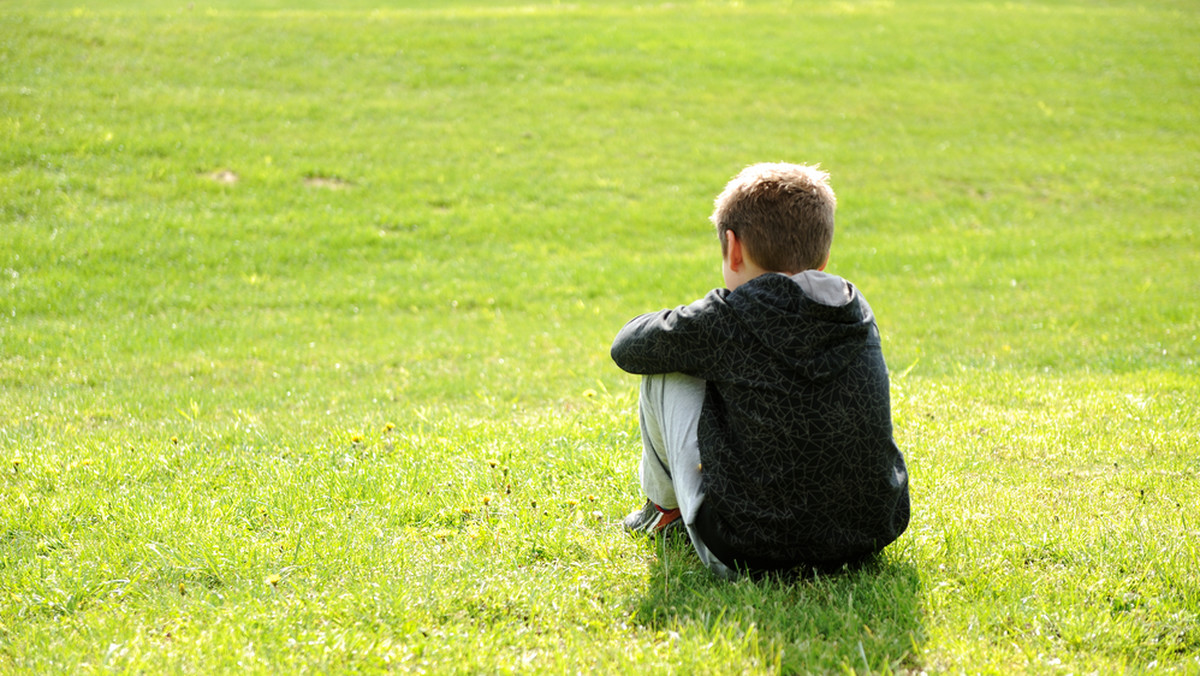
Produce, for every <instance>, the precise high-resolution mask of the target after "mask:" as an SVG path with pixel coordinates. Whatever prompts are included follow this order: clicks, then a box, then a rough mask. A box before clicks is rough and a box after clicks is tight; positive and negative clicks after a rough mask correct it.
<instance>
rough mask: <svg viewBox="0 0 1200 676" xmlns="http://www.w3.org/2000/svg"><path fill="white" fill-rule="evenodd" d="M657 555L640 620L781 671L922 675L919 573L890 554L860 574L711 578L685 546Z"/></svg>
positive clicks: (638, 603) (657, 544)
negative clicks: (735, 647) (740, 650)
mask: <svg viewBox="0 0 1200 676" xmlns="http://www.w3.org/2000/svg"><path fill="white" fill-rule="evenodd" d="M647 546H651V547H653V548H654V549H655V551H656V552H657V553H658V560H656V561H655V562H654V563H652V564H651V571H650V584H649V586H648V587H647V589H646V592H645V595H644V596H643V597H641V598H638V599H633V601H632V604H633V606H634V609H635V613H634V617H635V619H636V621H637V622H638V623H639V624H641V625H643V626H647V627H649V628H653V629H655V630H661V631H666V632H676V633H678V634H680V635H685V634H686V633H700V634H701V635H703V636H705V637H706V638H705V639H704V641H702V642H719V641H727V642H731V643H738V644H740V645H742V646H744V647H745V648H748V649H749V650H750V651H751V652H753V653H756V654H760V655H761V656H762V658H763V659H764V660H765V661H766V663H767V665H768V666H774V667H777V668H778V669H779V670H780V671H781V672H782V673H813V672H816V673H826V672H834V671H847V670H853V671H856V672H864V671H865V672H869V673H888V672H892V673H897V672H907V671H914V670H915V671H919V666H920V646H921V645H922V643H923V642H924V628H923V613H922V606H921V598H920V578H919V576H918V573H917V570H916V567H915V566H913V565H912V564H911V563H909V562H907V561H904V560H901V559H900V558H899V557H896V556H890V555H889V554H888V552H886V551H885V552H884V553H883V554H882V555H881V556H880V557H878V558H877V559H875V560H873V561H871V562H869V563H866V564H863V565H861V566H859V567H858V568H856V569H854V570H843V571H841V572H838V573H835V574H822V573H813V572H811V571H810V572H806V573H803V574H793V575H787V576H779V575H771V576H765V577H761V578H749V577H744V578H742V579H740V580H738V581H736V582H726V581H723V580H720V579H717V578H715V577H714V576H712V575H711V574H709V572H708V571H707V570H705V569H704V568H703V567H702V566H701V565H700V563H699V561H698V559H697V558H696V556H695V554H694V553H693V552H692V550H691V546H690V544H688V542H687V541H686V540H685V539H683V538H672V539H671V540H670V541H668V542H666V543H663V542H661V541H657V540H656V541H651V542H650V543H648V544H647Z"/></svg>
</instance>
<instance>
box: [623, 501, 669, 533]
mask: <svg viewBox="0 0 1200 676" xmlns="http://www.w3.org/2000/svg"><path fill="white" fill-rule="evenodd" d="M679 517H680V514H679V509H678V508H675V509H663V508H662V507H659V506H658V505H656V504H654V503H653V502H651V501H650V500H647V501H646V504H645V505H643V506H642V508H641V509H639V510H637V511H635V512H630V514H629V516H627V517H625V522H624V523H625V530H627V531H629V532H631V533H648V534H650V535H657V534H659V533H664V534H665V533H667V532H670V531H673V530H678V529H680V528H683V519H681V518H679Z"/></svg>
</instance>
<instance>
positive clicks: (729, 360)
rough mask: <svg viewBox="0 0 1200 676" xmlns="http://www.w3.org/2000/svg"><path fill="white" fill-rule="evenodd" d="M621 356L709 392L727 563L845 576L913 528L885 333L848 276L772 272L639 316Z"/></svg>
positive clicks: (711, 476)
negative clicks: (824, 568)
mask: <svg viewBox="0 0 1200 676" xmlns="http://www.w3.org/2000/svg"><path fill="white" fill-rule="evenodd" d="M612 357H613V360H614V361H616V363H617V365H618V366H620V367H621V368H622V369H624V370H626V371H628V372H630V373H636V374H642V375H646V374H653V373H672V372H681V373H685V374H688V375H691V376H694V377H697V378H702V379H704V380H706V381H707V390H706V394H705V399H704V407H703V411H702V415H701V417H700V423H699V430H698V436H699V444H700V459H701V467H702V477H703V486H704V493H705V497H704V502H703V505H702V507H701V511H700V514H701V515H700V517H699V518H698V521H702V522H703V527H702V528H701V534H702V537H703V538H704V540H705V544H707V545H708V546H709V548H710V549H711V550H712V551H713V552H714V553H715V554H716V555H717V556H718V557H719V558H720V559H722V561H724V562H725V563H726V564H727V565H739V566H743V567H750V568H765V569H774V568H790V567H793V566H797V565H805V564H809V565H837V564H840V563H844V562H850V561H854V560H857V559H860V558H862V557H864V556H867V555H870V554H872V553H874V552H878V551H879V550H881V549H882V548H883V547H884V546H885V545H887V544H889V543H890V542H892V541H893V540H895V539H896V538H897V537H899V535H900V534H901V533H902V532H904V529H905V528H906V527H907V526H908V519H909V496H908V473H907V470H906V468H905V464H904V456H903V455H902V454H901V452H900V449H899V448H897V446H896V444H895V442H894V441H893V438H892V417H891V404H890V396H889V391H888V372H887V366H886V365H885V364H884V360H883V353H882V351H881V349H880V340H879V329H878V328H877V327H876V325H875V317H874V314H873V313H872V312H871V308H870V306H868V305H867V302H866V300H865V299H864V298H863V297H862V295H861V294H860V293H859V292H858V290H857V289H856V288H855V287H854V286H853V285H851V284H850V283H849V282H847V281H845V280H844V279H842V278H840V277H836V276H833V275H829V274H826V273H823V272H816V271H806V272H802V273H800V274H797V275H794V276H792V277H789V276H787V275H783V274H778V273H768V274H765V275H762V276H759V277H756V278H755V279H752V280H750V281H749V282H746V283H745V284H743V285H741V286H739V287H738V288H737V289H736V290H734V291H729V290H728V289H717V290H714V291H712V292H710V293H709V294H708V295H706V296H705V297H704V298H702V299H700V300H698V301H696V302H694V303H692V304H690V305H686V306H680V307H678V308H675V309H674V310H663V311H660V312H654V313H649V314H645V315H641V316H640V317H636V318H634V319H633V320H632V321H630V322H629V323H628V324H627V325H626V326H625V327H624V328H623V329H622V330H621V332H620V333H619V334H618V335H617V338H616V340H615V341H614V342H613V346H612Z"/></svg>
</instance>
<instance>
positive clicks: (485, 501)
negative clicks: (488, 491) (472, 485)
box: [483, 495, 492, 506]
mask: <svg viewBox="0 0 1200 676" xmlns="http://www.w3.org/2000/svg"><path fill="white" fill-rule="evenodd" d="M483 504H484V506H487V505H490V504H492V496H490V495H485V496H483Z"/></svg>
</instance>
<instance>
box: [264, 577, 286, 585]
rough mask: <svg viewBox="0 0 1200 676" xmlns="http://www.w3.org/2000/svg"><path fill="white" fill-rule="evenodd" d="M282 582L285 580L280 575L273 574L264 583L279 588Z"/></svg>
mask: <svg viewBox="0 0 1200 676" xmlns="http://www.w3.org/2000/svg"><path fill="white" fill-rule="evenodd" d="M282 580H283V578H282V577H280V576H279V575H278V574H272V575H268V576H267V577H266V579H265V580H264V582H266V583H267V584H269V585H271V586H272V587H278V586H279V583H280V581H282Z"/></svg>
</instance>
